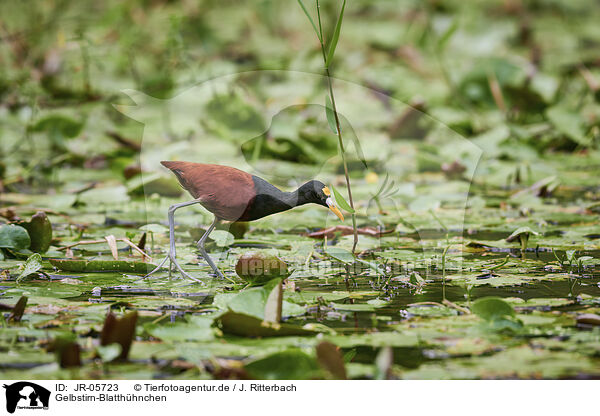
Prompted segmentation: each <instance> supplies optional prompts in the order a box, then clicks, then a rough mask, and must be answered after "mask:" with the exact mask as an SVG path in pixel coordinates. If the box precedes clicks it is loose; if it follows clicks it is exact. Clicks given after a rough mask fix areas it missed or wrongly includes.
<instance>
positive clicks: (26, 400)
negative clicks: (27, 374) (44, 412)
mask: <svg viewBox="0 0 600 416" xmlns="http://www.w3.org/2000/svg"><path fill="white" fill-rule="evenodd" d="M4 388H5V389H6V410H7V411H8V413H14V412H15V410H16V409H17V408H19V409H48V402H49V401H50V390H48V389H46V388H44V387H42V386H39V385H37V384H35V383H31V382H29V381H19V382H17V383H13V384H10V385H7V384H5V385H4Z"/></svg>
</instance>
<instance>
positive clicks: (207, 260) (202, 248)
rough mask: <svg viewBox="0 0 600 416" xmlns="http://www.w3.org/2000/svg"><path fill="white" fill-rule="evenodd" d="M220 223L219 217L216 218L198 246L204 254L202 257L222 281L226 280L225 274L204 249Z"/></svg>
mask: <svg viewBox="0 0 600 416" xmlns="http://www.w3.org/2000/svg"><path fill="white" fill-rule="evenodd" d="M218 221H219V220H218V219H217V217H215V219H214V220H213V222H212V224H210V227H208V229H207V230H206V232H205V233H204V235H203V236H202V238H200V240H198V244H197V245H198V250H200V254H202V257H204V260H206V262H207V263H208V264H209V265H210V267H212V269H213V271H214V272H215V273H216V275H217V276H218V277H219V278H220V279H224V278H225V276H223V273H221V271H220V270H219V269H218V268H217V266H216V265H215V263H214V261H213V260H212V259H211V258H210V256H209V255H208V254H207V253H206V250H205V249H204V242H205V241H206V239H207V238H208V236H209V234H210V233H211V232H212V230H214V229H215V226H216V225H217V222H218Z"/></svg>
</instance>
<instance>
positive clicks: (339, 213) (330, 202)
mask: <svg viewBox="0 0 600 416" xmlns="http://www.w3.org/2000/svg"><path fill="white" fill-rule="evenodd" d="M325 203H326V204H327V206H328V207H329V209H330V210H331V212H333V213H334V214H335V215H337V217H338V218H339V219H340V220H342V221H344V216H343V215H342V211H340V209H339V208H338V207H336V206H335V204H334V203H333V199H331V198H327V200H326V201H325Z"/></svg>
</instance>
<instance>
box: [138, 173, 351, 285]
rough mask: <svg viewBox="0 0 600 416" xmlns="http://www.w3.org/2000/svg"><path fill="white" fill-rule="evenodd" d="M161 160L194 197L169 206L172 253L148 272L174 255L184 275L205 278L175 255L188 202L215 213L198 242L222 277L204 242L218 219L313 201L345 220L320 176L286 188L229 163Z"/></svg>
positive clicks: (266, 212) (259, 215)
mask: <svg viewBox="0 0 600 416" xmlns="http://www.w3.org/2000/svg"><path fill="white" fill-rule="evenodd" d="M160 163H161V164H162V165H163V166H165V167H166V168H168V169H170V170H171V171H172V172H173V173H174V174H175V176H177V179H178V180H179V183H180V184H181V186H182V187H183V188H184V189H185V190H186V191H188V192H189V193H190V194H191V195H192V197H193V198H194V199H193V200H191V201H188V202H182V203H180V204H175V205H171V206H170V207H169V214H168V217H169V254H168V256H167V257H166V258H165V259H164V260H163V261H162V262H161V263H160V264H159V265H158V266H157V267H156V268H155V269H154V270H152V271H151V272H150V273H148V274H147V275H146V276H149V275H151V274H152V273H154V272H155V271H157V270H158V269H160V268H161V267H162V266H163V264H164V263H165V262H166V261H167V259H170V261H171V262H172V263H174V264H175V267H177V269H178V270H179V272H180V273H181V274H182V275H184V276H186V277H188V278H190V279H192V280H195V281H198V282H201V281H200V280H198V279H196V278H194V277H193V276H190V275H189V274H188V273H186V272H185V271H184V270H183V269H182V268H181V266H180V265H179V264H178V263H177V260H176V258H175V254H176V253H175V230H174V228H175V211H176V210H178V209H179V208H182V207H186V206H188V205H193V204H200V205H202V206H203V207H204V208H206V209H207V210H208V211H210V212H212V213H213V214H214V216H215V218H214V220H213V222H212V224H211V225H210V226H209V227H208V229H207V230H206V232H205V233H204V235H203V236H202V238H200V240H199V241H198V243H197V246H198V249H199V250H200V253H201V254H202V257H204V259H205V260H206V261H207V263H208V264H209V265H210V267H211V268H212V269H213V271H214V272H215V273H216V274H217V276H219V277H220V278H223V274H222V273H221V271H220V270H219V269H218V268H217V266H216V265H215V263H214V262H213V260H212V259H211V258H210V256H209V255H208V254H207V253H206V250H205V249H204V242H205V241H206V239H207V238H208V236H209V235H210V233H211V232H212V231H213V229H214V228H215V226H216V225H217V222H218V221H221V220H223V221H232V222H234V221H240V222H245V221H254V220H258V219H260V218H263V217H266V216H267V215H271V214H275V213H278V212H282V211H287V210H289V209H292V208H294V207H298V206H300V205H304V204H309V203H313V204H318V205H322V206H324V207H327V208H329V209H330V210H331V211H332V212H333V213H334V214H335V215H337V216H338V218H339V219H340V220H342V221H343V220H344V216H343V215H342V213H341V211H340V210H339V208H338V207H337V206H336V205H335V203H334V201H333V199H332V198H331V193H330V191H329V188H327V186H325V185H324V184H323V183H322V182H319V181H316V180H311V181H309V182H306V183H305V184H304V185H302V186H301V187H299V188H298V189H296V190H295V191H293V192H284V191H281V190H280V189H278V188H276V187H275V186H273V185H271V184H270V183H269V182H267V181H265V180H264V179H261V178H259V177H258V176H254V175H251V174H249V173H246V172H243V171H241V170H239V169H236V168H232V167H229V166H222V165H213V164H204V163H193V162H178V161H170V162H168V161H163V162H160ZM169 270H170V267H169Z"/></svg>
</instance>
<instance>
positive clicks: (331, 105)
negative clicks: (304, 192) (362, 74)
mask: <svg viewBox="0 0 600 416" xmlns="http://www.w3.org/2000/svg"><path fill="white" fill-rule="evenodd" d="M315 2H316V6H317V21H318V24H319V25H318V28H317V25H315V22H314V20H313V19H312V17H311V16H310V14H309V13H308V10H307V9H306V7H305V6H304V4H303V3H302V0H298V4H300V7H302V10H303V11H304V14H306V17H307V18H308V20H309V21H310V23H311V24H312V27H313V29H314V30H315V33H316V34H317V38H318V39H319V43H320V45H321V53H322V55H323V64H324V67H325V78H327V87H328V99H327V101H326V105H325V108H326V112H327V120H328V121H329V124H330V127H331V129H332V130H333V132H334V133H335V134H336V135H337V137H338V143H339V149H340V155H341V157H342V163H343V165H344V176H345V177H346V189H347V190H348V200H349V202H350V206H349V207H345V206H344V205H347V204H345V201H343V202H342V201H338V204H340V205H341V206H342V208H346V209H347V210H348V211H349V212H350V213H351V214H352V228H353V229H354V242H353V244H352V253H353V254H354V253H355V251H356V245H357V244H358V230H357V228H356V212H355V210H354V200H353V198H352V187H351V186H350V176H349V174H348V162H347V161H346V150H345V148H344V139H343V137H342V129H341V128H340V119H339V116H338V113H337V107H336V103H335V95H334V93H333V81H332V78H331V71H330V66H331V62H332V61H333V56H334V54H335V48H336V47H337V43H338V40H339V38H340V30H341V28H342V20H343V18H344V9H345V8H346V0H344V2H343V3H342V9H341V11H340V15H339V16H338V20H337V23H336V25H335V29H334V31H333V35H332V37H331V40H330V41H329V44H328V48H329V49H328V50H326V49H327V48H326V46H325V40H324V38H323V26H322V24H321V8H320V5H319V0H315ZM334 194H335V196H336V199H340V198H341V196H340V195H339V194H337V192H335V189H334ZM341 199H343V198H341Z"/></svg>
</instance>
